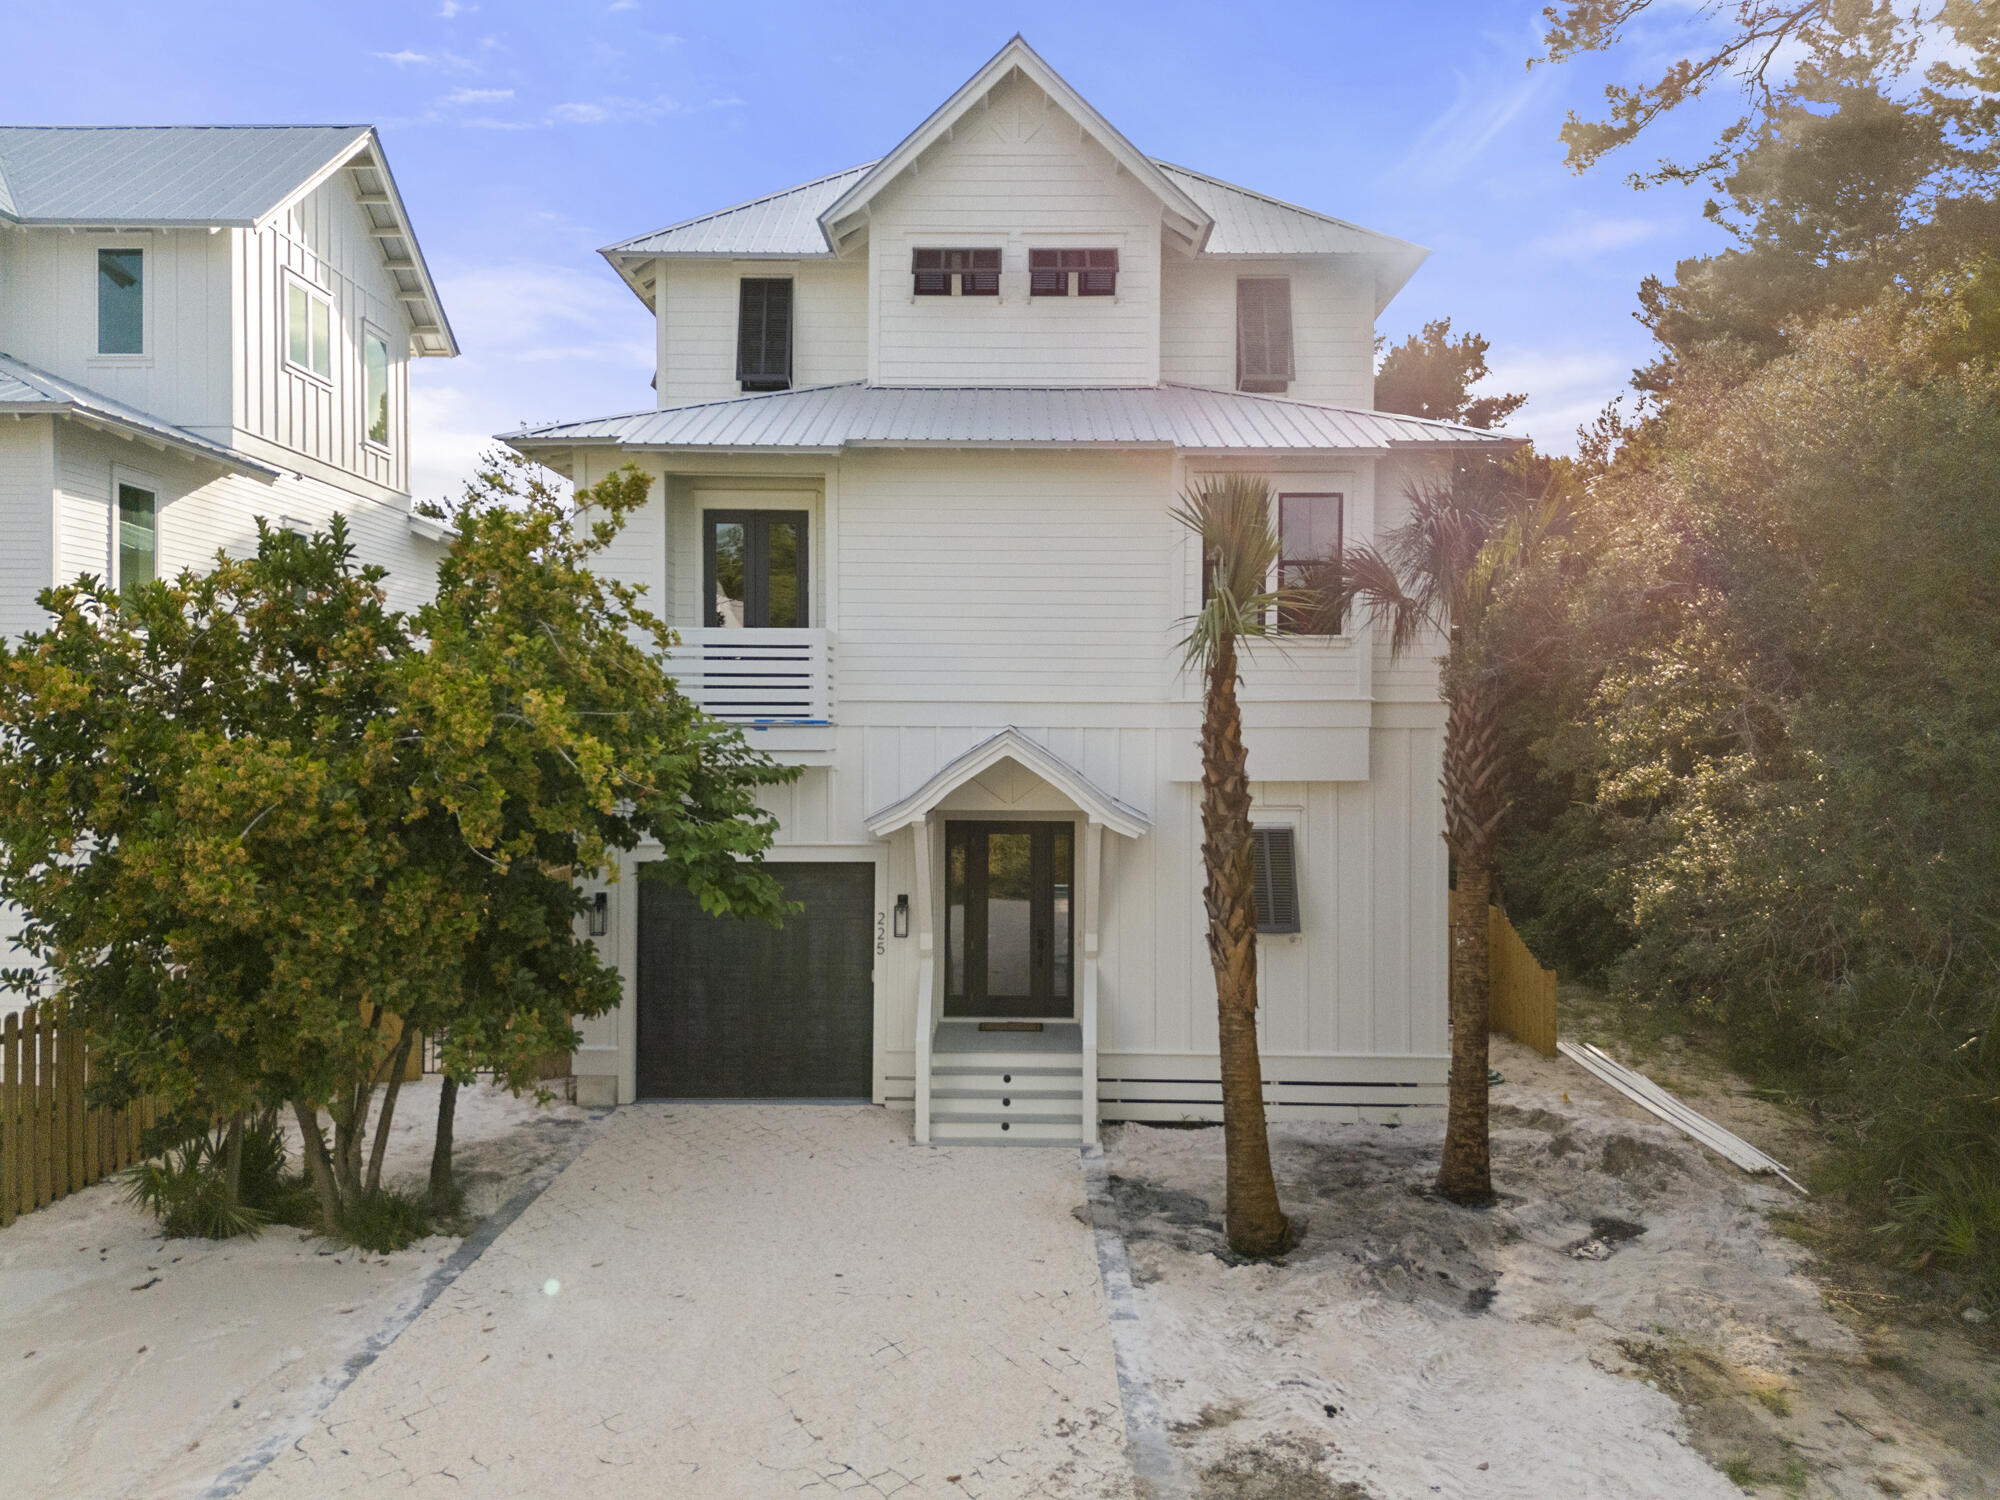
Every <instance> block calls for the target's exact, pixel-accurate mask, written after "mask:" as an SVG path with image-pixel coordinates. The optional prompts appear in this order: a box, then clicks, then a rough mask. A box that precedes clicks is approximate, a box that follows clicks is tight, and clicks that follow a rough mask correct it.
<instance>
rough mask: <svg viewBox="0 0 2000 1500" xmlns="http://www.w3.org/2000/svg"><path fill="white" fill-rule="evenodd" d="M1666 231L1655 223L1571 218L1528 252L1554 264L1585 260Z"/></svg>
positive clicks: (1635, 220) (1599, 218) (1627, 219)
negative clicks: (1546, 257) (1553, 260)
mask: <svg viewBox="0 0 2000 1500" xmlns="http://www.w3.org/2000/svg"><path fill="white" fill-rule="evenodd" d="M1666 229H1667V226H1666V225H1665V224H1662V223H1661V222H1659V221H1658V220H1657V219H1642V218H1632V217H1627V218H1605V217H1601V216H1599V215H1596V214H1575V215H1572V216H1571V218H1570V221H1569V223H1568V224H1566V225H1565V226H1564V227H1563V228H1561V229H1558V230H1556V231H1555V232H1554V233H1552V234H1545V235H1543V236H1541V237H1540V238H1539V239H1537V240H1535V241H1533V242H1532V244H1531V245H1530V247H1529V248H1530V249H1532V250H1534V251H1536V252H1537V253H1538V254H1541V255H1545V256H1548V257H1550V258H1551V259H1555V260H1585V259H1588V258H1589V257H1591V256H1593V255H1601V254H1602V253H1603V252H1605V251H1606V250H1619V249H1623V248H1624V247H1625V246H1627V245H1636V244H1638V243H1640V242H1641V241H1642V240H1649V239H1652V238H1653V237H1654V236H1655V235H1658V234H1661V233H1664V232H1665V230H1666Z"/></svg>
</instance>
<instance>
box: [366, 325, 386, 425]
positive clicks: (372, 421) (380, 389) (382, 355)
mask: <svg viewBox="0 0 2000 1500" xmlns="http://www.w3.org/2000/svg"><path fill="white" fill-rule="evenodd" d="M361 372H362V375H363V377H364V380H365V383H366V386H367V389H366V392H365V396H366V399H365V401H364V402H363V405H362V408H361V414H362V416H363V417H364V418H366V419H367V422H368V441H369V442H371V443H373V444H375V445H376V446H377V447H378V448H386V447H388V446H389V341H388V340H387V339H385V338H383V337H382V335H381V334H379V333H377V332H376V331H375V330H374V329H372V328H369V329H364V330H363V332H362V334H361Z"/></svg>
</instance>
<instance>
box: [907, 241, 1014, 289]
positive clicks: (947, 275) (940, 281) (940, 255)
mask: <svg viewBox="0 0 2000 1500" xmlns="http://www.w3.org/2000/svg"><path fill="white" fill-rule="evenodd" d="M910 276H911V278H912V285H913V288H914V290H915V292H916V294H917V295H918V296H919V297H949V296H950V295H951V293H952V286H953V283H954V282H955V283H956V284H957V287H958V295H959V296H961V297H997V296H999V295H1000V252H999V251H998V250H912V251H911V252H910Z"/></svg>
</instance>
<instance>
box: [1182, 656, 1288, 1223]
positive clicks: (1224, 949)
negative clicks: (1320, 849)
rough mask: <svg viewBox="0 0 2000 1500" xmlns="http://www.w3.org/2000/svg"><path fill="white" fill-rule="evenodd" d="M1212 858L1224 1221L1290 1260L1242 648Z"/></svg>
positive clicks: (1220, 768)
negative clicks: (1264, 1041)
mask: <svg viewBox="0 0 2000 1500" xmlns="http://www.w3.org/2000/svg"><path fill="white" fill-rule="evenodd" d="M1201 828H1202V859H1203V862H1204V864H1205V866H1206V870H1207V877H1208V878H1207V885H1206V888H1205V890H1204V892H1203V896H1204V898H1205V900H1206V903H1207V906H1208V953H1209V959H1210V962H1211V963H1212V964H1213V965H1214V967H1215V1004H1216V1032H1217V1039H1218V1041H1219V1043H1220V1050H1221V1062H1222V1139H1223V1151H1224V1153H1225V1155H1226V1157H1227V1163H1226V1181H1227V1202H1226V1205H1225V1212H1224V1218H1225V1221H1226V1226H1227V1229H1228V1234H1229V1247H1230V1249H1232V1250H1234V1251H1235V1252H1236V1253H1237V1254H1238V1255H1253V1256H1270V1255H1282V1254H1284V1253H1285V1252H1286V1251H1287V1250H1289V1249H1290V1248H1291V1247H1292V1245H1293V1244H1294V1243H1295V1242H1296V1241H1295V1237H1294V1235H1293V1233H1292V1226H1291V1223H1290V1221H1289V1220H1287V1219H1286V1218H1285V1214H1284V1210H1283V1209H1282V1208H1281V1207H1280V1206H1279V1203H1278V1184H1277V1181H1276V1180H1275V1179H1274V1178H1273V1177H1272V1175H1271V1144H1270V1139H1269V1136H1268V1135H1267V1133H1266V1130H1265V1122H1264V1069H1263V1064H1262V1061H1261V1059H1260V1058H1259V1057H1258V1054H1257V896H1256V887H1255V876H1254V871H1253V869H1252V861H1253V859H1254V857H1255V856H1254V851H1253V849H1252V847H1251V839H1250V778H1249V773H1248V757H1247V756H1246V754H1245V752H1244V748H1243V714H1242V710H1241V708H1240V707H1239V706H1238V704H1237V701H1236V643H1235V642H1234V641H1233V640H1224V641H1223V642H1222V643H1221V644H1220V645H1219V646H1218V648H1217V650H1216V652H1215V654H1214V657H1213V659H1212V660H1211V661H1210V663H1209V671H1208V693H1207V702H1206V704H1205V711H1204V715H1203V718H1202V725H1201Z"/></svg>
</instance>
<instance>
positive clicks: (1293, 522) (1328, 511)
mask: <svg viewBox="0 0 2000 1500" xmlns="http://www.w3.org/2000/svg"><path fill="white" fill-rule="evenodd" d="M1341 526H1342V515H1341V497H1340V496H1339V495H1335V494H1316V495H1288V494H1281V495H1279V496H1278V587H1279V588H1281V589H1302V590H1305V591H1307V592H1308V593H1310V594H1313V595H1317V596H1320V597H1324V596H1326V595H1327V594H1328V593H1329V592H1331V591H1332V590H1334V589H1335V588H1337V587H1338V586H1339V582H1340V549H1341ZM1342 624H1343V621H1342V620H1341V619H1340V618H1339V616H1337V615H1335V614H1333V613H1331V612H1330V611H1328V610H1327V609H1325V608H1324V607H1322V606H1320V605H1316V604H1307V605H1304V606H1282V607H1280V609H1279V611H1278V629H1279V630H1281V631H1283V632H1285V633H1286V634H1288V635H1339V634H1340V631H1341V627H1342Z"/></svg>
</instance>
